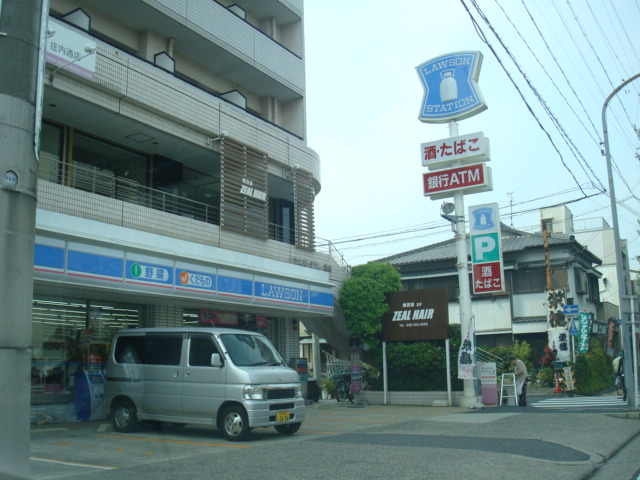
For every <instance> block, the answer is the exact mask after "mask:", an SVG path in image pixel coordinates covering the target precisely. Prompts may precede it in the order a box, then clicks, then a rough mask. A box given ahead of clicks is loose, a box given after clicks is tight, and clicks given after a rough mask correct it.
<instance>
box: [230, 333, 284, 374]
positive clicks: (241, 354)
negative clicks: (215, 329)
mask: <svg viewBox="0 0 640 480" xmlns="http://www.w3.org/2000/svg"><path fill="white" fill-rule="evenodd" d="M220 339H221V340H222V343H224V346H225V347H226V349H227V353H228V354H229V357H231V361H232V362H233V363H234V364H236V365H238V366H239V367H254V366H259V365H269V366H275V365H284V363H283V362H282V359H281V358H280V355H278V352H276V350H275V349H274V348H273V346H272V345H271V344H270V343H269V342H268V341H267V339H266V338H264V337H260V336H257V335H247V334H242V333H225V334H222V335H220Z"/></svg>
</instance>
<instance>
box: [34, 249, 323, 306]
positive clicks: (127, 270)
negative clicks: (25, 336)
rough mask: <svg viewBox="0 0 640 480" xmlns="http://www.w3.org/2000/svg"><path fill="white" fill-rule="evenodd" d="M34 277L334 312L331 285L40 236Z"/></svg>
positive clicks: (124, 289) (226, 302)
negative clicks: (288, 279) (286, 279)
mask: <svg viewBox="0 0 640 480" xmlns="http://www.w3.org/2000/svg"><path fill="white" fill-rule="evenodd" d="M34 278H35V279H36V280H44V281H55V282H62V283H65V282H68V283H73V284H76V285H78V284H84V285H92V286H98V287H107V288H109V289H119V290H120V291H122V292H126V293H143V292H144V293H151V294H157V295H162V296H168V297H180V298H192V299H201V300H205V301H207V302H208V301H212V300H213V301H218V302H220V303H221V304H241V305H254V306H260V305H263V306H269V307H272V308H273V307H277V308H279V309H283V310H290V311H294V312H299V313H303V312H313V313H316V314H321V315H332V314H333V293H332V289H331V287H330V286H328V285H322V284H313V283H305V282H303V281H295V280H293V281H285V280H283V279H282V278H278V277H270V276H266V275H264V274H262V275H260V276H258V275H256V274H253V273H250V272H247V271H240V270H234V269H232V268H219V267H216V266H213V265H206V264H198V263H184V262H181V261H178V260H173V259H170V258H166V257H160V256H153V255H144V254H141V253H138V252H131V251H127V250H120V249H117V248H104V247H98V246H95V245H89V244H82V243H78V242H68V241H65V240H61V239H55V238H48V237H42V236H37V237H36V245H35V255H34Z"/></svg>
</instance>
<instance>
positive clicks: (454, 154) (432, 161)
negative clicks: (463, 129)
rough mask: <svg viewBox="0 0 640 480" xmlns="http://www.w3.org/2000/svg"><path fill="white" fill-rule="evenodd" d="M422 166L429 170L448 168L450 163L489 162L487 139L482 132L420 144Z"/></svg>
mask: <svg viewBox="0 0 640 480" xmlns="http://www.w3.org/2000/svg"><path fill="white" fill-rule="evenodd" d="M420 156H421V160H422V166H423V167H428V168H429V170H436V169H439V168H445V167H448V166H449V165H450V164H451V163H452V162H454V161H456V162H460V165H467V164H470V163H477V162H486V161H488V160H489V139H488V138H485V137H484V134H483V133H482V132H478V133H471V134H469V135H462V136H460V137H451V138H444V139H442V140H436V141H434V142H427V143H421V144H420Z"/></svg>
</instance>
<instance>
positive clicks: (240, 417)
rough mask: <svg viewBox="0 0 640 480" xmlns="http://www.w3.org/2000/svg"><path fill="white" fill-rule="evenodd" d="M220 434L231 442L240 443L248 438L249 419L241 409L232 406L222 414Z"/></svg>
mask: <svg viewBox="0 0 640 480" xmlns="http://www.w3.org/2000/svg"><path fill="white" fill-rule="evenodd" d="M222 433H223V434H224V436H225V437H226V439H227V440H231V441H232V442H240V441H242V440H244V439H245V438H247V437H248V436H249V433H251V429H250V428H249V419H248V418H247V413H246V412H245V411H244V409H243V408H242V407H238V406H236V405H233V406H231V407H229V408H227V409H226V410H225V411H224V412H222Z"/></svg>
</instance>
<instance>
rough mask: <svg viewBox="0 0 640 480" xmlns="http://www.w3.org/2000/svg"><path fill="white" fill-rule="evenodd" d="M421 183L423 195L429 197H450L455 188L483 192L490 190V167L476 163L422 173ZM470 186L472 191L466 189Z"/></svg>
mask: <svg viewBox="0 0 640 480" xmlns="http://www.w3.org/2000/svg"><path fill="white" fill-rule="evenodd" d="M422 183H423V186H424V190H423V193H424V195H425V197H426V196H427V195H429V196H431V199H434V198H444V197H450V196H452V195H453V192H455V191H457V190H465V193H475V192H485V191H488V190H491V169H490V168H489V167H487V166H485V164H484V163H478V164H477V165H467V166H464V167H458V168H447V169H443V170H436V171H434V172H429V173H424V174H422ZM471 188H473V191H467V190H470V189H471ZM438 194H442V195H438Z"/></svg>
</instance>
